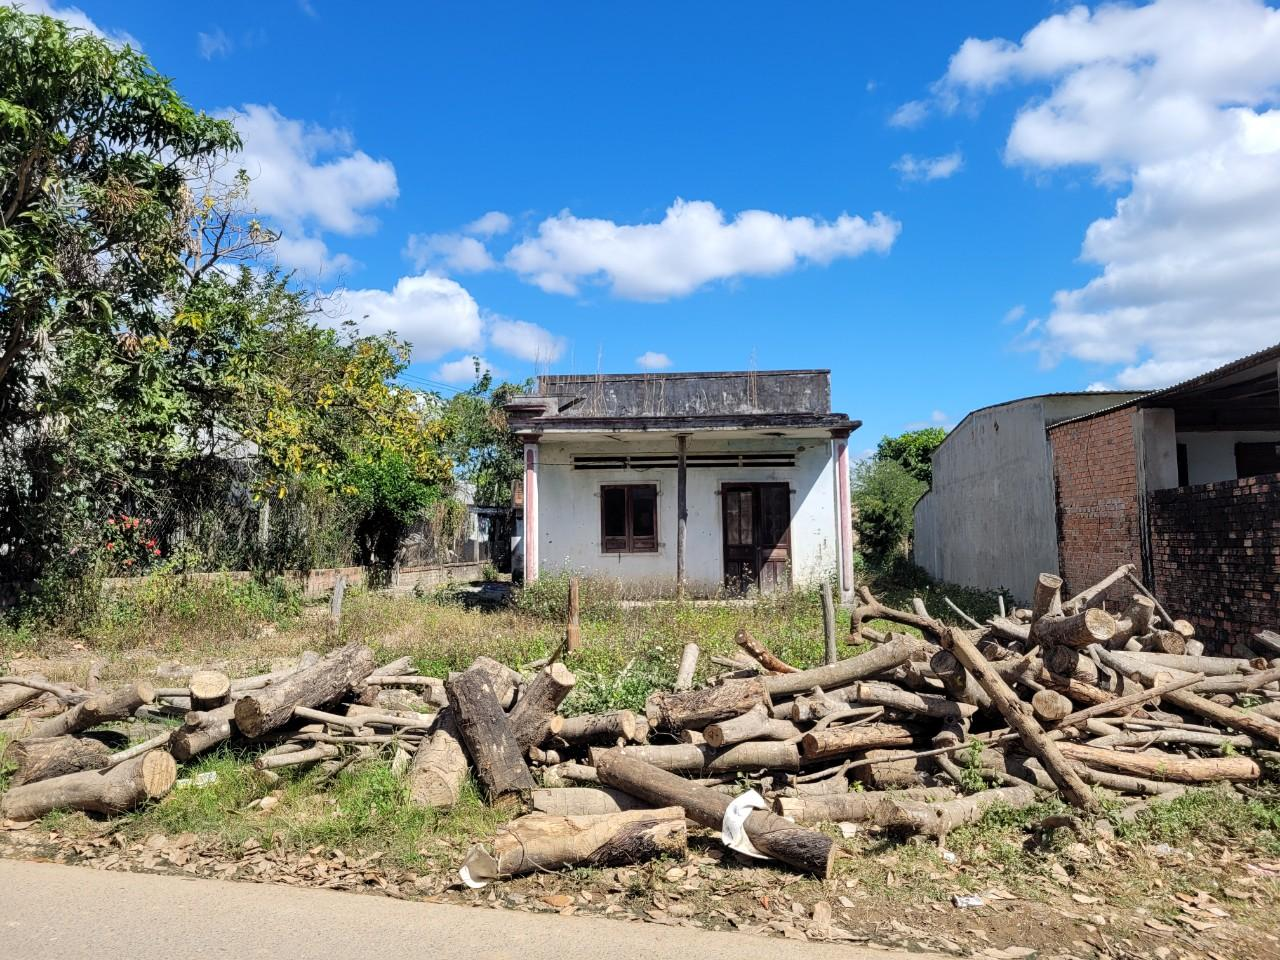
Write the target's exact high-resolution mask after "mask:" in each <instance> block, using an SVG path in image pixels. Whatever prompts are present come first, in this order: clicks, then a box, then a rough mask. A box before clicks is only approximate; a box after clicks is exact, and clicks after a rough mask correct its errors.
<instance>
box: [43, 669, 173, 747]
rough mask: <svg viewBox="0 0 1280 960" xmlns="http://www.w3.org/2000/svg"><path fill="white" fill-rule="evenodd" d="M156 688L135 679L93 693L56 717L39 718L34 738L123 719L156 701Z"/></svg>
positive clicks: (54, 735)
mask: <svg viewBox="0 0 1280 960" xmlns="http://www.w3.org/2000/svg"><path fill="white" fill-rule="evenodd" d="M155 699H156V695H155V690H154V689H153V688H152V687H151V685H150V684H149V683H135V684H133V685H131V686H128V687H121V688H120V689H118V690H112V691H109V692H106V693H95V694H94V695H93V696H91V697H90V698H89V699H88V700H86V701H84V702H83V703H81V704H78V705H77V706H74V707H72V708H71V709H70V710H67V711H66V712H64V713H60V714H58V715H57V716H56V717H50V718H49V719H48V720H42V721H40V722H39V723H37V724H36V725H35V726H33V727H32V728H31V733H30V734H28V736H30V737H33V738H40V739H44V738H50V737H62V736H65V735H67V734H69V733H79V732H80V731H81V730H88V729H89V728H90V727H96V726H97V725H98V724H100V723H106V722H107V721H108V720H125V719H127V718H129V717H131V716H133V711H135V710H137V709H138V708H139V707H140V706H142V705H143V704H144V703H153V702H155Z"/></svg>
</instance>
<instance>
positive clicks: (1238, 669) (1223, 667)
mask: <svg viewBox="0 0 1280 960" xmlns="http://www.w3.org/2000/svg"><path fill="white" fill-rule="evenodd" d="M1116 655H1118V659H1117V660H1116V661H1115V662H1116V663H1123V664H1125V669H1126V671H1127V672H1130V673H1132V672H1134V671H1141V673H1142V678H1143V679H1144V680H1145V679H1146V678H1147V677H1149V676H1152V672H1151V668H1156V667H1158V668H1160V669H1162V670H1181V671H1183V672H1184V673H1203V674H1204V675H1205V676H1206V677H1225V676H1231V675H1233V674H1237V673H1248V672H1250V671H1255V670H1260V669H1266V666H1267V664H1266V661H1265V660H1263V659H1261V658H1256V659H1253V660H1245V659H1243V658H1241V657H1188V656H1186V655H1183V656H1175V655H1173V654H1168V653H1148V652H1145V651H1144V652H1142V653H1127V652H1122V651H1114V652H1113V656H1116ZM1103 662H1104V663H1105V662H1106V661H1105V660H1104V661H1103ZM1117 669H1120V668H1117Z"/></svg>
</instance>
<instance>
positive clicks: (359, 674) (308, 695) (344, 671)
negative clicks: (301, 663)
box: [215, 644, 373, 738]
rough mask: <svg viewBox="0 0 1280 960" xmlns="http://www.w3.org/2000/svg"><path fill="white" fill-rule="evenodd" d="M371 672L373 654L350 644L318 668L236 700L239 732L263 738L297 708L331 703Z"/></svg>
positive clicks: (325, 660) (251, 736)
mask: <svg viewBox="0 0 1280 960" xmlns="http://www.w3.org/2000/svg"><path fill="white" fill-rule="evenodd" d="M372 672H373V651H372V650H370V649H369V648H368V647H363V646H360V645H358V644H349V645H347V646H345V647H342V648H341V649H339V650H335V651H334V652H333V653H331V654H329V655H328V656H326V657H324V659H322V660H321V661H320V662H319V663H317V664H316V665H315V666H313V667H307V668H306V669H305V670H299V671H298V672H297V673H294V674H291V675H290V676H288V677H285V678H284V679H282V680H280V681H278V682H277V683H274V684H272V685H271V686H269V687H264V688H263V689H262V690H261V691H254V692H252V693H248V694H246V695H245V696H243V697H241V698H240V699H239V700H237V701H236V703H235V708H234V711H233V715H234V716H235V721H236V729H237V730H239V731H240V732H241V733H242V734H244V735H245V736H246V737H250V738H255V737H260V736H262V735H263V734H264V733H268V732H270V731H271V730H275V729H276V728H277V727H281V726H284V724H286V723H288V722H289V720H290V719H291V718H292V717H293V708H294V707H320V706H323V705H325V704H327V703H332V702H333V701H335V700H337V699H338V698H339V697H341V696H342V695H343V694H345V693H346V692H347V691H348V690H350V689H351V687H352V685H353V684H356V683H359V682H360V681H361V680H363V679H364V678H365V677H367V676H368V675H369V674H370V673H372ZM215 712H216V711H215Z"/></svg>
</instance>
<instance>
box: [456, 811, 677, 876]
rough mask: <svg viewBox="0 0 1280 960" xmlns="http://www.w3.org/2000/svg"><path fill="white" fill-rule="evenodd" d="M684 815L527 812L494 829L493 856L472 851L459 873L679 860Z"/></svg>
mask: <svg viewBox="0 0 1280 960" xmlns="http://www.w3.org/2000/svg"><path fill="white" fill-rule="evenodd" d="M685 852H686V830H685V822H684V811H683V810H681V809H680V808H679V807H663V808H660V809H656V810H655V809H640V810H625V811H622V812H619V813H605V814H599V815H595V816H568V817H564V816H550V815H548V814H545V813H531V814H529V815H528V816H524V817H521V818H520V819H518V820H513V821H512V822H511V823H508V824H507V825H506V826H504V827H502V828H501V829H500V830H499V831H498V835H497V837H496V838H495V839H494V841H493V852H492V853H489V852H488V851H487V850H484V849H483V848H482V847H472V849H471V852H470V853H468V854H467V858H466V862H465V865H464V869H465V870H466V871H467V874H468V875H469V876H470V877H471V878H472V879H473V880H489V879H496V878H498V877H513V876H518V875H520V874H522V873H533V872H534V871H539V872H544V871H551V870H562V869H564V868H566V867H619V866H625V865H627V864H633V863H642V862H644V861H647V860H653V859H656V858H658V857H673V858H675V859H677V860H680V859H683V858H684V856H685Z"/></svg>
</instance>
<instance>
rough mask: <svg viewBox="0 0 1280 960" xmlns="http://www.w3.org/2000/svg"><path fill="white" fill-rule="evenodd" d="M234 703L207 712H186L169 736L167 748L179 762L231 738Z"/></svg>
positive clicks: (234, 710)
mask: <svg viewBox="0 0 1280 960" xmlns="http://www.w3.org/2000/svg"><path fill="white" fill-rule="evenodd" d="M235 715H236V705H235V704H234V703H228V704H227V705H226V706H222V707H218V709H216V710H210V711H208V712H207V713H201V712H199V711H193V712H191V713H188V714H187V716H186V720H185V722H184V723H183V725H182V726H181V727H179V728H178V729H177V730H175V731H173V736H171V737H170V738H169V750H170V751H171V752H172V753H173V757H174V759H175V760H177V761H178V762H179V763H185V762H186V761H188V760H190V759H191V758H192V757H194V756H197V755H198V754H201V753H204V751H206V750H209V749H212V748H213V747H216V746H217V745H218V744H220V743H222V742H224V741H226V740H229V739H231V725H232V723H233V722H234V720H235Z"/></svg>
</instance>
